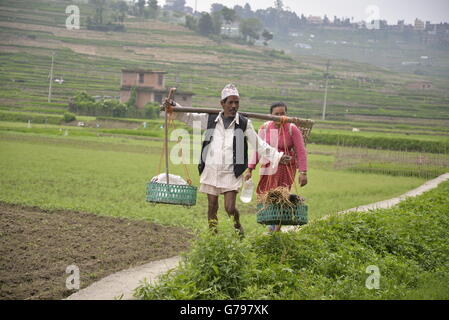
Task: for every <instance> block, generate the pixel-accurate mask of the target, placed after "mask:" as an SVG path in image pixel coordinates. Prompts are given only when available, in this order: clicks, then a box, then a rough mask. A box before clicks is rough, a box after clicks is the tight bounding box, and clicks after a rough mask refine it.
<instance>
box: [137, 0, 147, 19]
mask: <svg viewBox="0 0 449 320" xmlns="http://www.w3.org/2000/svg"><path fill="white" fill-rule="evenodd" d="M145 3H146V0H139V1H137V8H138V11H139V15H140V16H141V17H143V16H144V14H145Z"/></svg>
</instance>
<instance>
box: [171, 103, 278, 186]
mask: <svg viewBox="0 0 449 320" xmlns="http://www.w3.org/2000/svg"><path fill="white" fill-rule="evenodd" d="M177 107H182V106H180V105H179V104H177ZM222 113H223V112H220V113H219V114H218V116H217V117H216V119H215V122H217V124H216V126H215V129H214V133H213V139H212V141H211V143H210V144H209V145H208V150H207V156H206V161H205V167H204V170H203V172H202V174H201V177H200V183H201V184H207V185H211V186H214V187H216V188H223V189H230V190H238V189H239V188H240V186H241V184H242V178H243V175H240V176H239V177H238V178H236V177H235V175H234V166H233V138H234V128H235V123H238V121H239V114H238V113H236V115H235V118H234V119H233V120H232V122H231V124H230V125H229V127H228V128H227V129H225V127H224V124H223V118H222ZM173 118H174V119H177V120H180V121H182V122H185V123H186V124H187V125H189V126H191V127H193V126H194V125H197V126H198V125H200V126H201V130H206V129H207V122H208V118H209V114H207V113H187V112H174V113H173ZM244 135H245V136H246V137H247V140H248V142H249V145H250V146H251V147H252V148H254V149H257V150H258V152H259V154H261V155H263V157H265V159H266V160H268V161H269V162H270V163H271V164H272V166H273V167H274V168H276V167H277V166H278V163H279V161H280V159H281V158H282V156H283V154H284V153H283V152H278V151H277V150H276V149H275V148H273V147H271V146H270V145H269V144H267V143H266V142H265V141H263V140H262V139H261V138H260V137H259V136H258V135H257V133H256V131H255V130H254V127H253V124H252V122H251V120H250V119H248V125H247V127H246V130H245V132H244ZM248 152H249V151H248ZM248 154H249V153H248Z"/></svg>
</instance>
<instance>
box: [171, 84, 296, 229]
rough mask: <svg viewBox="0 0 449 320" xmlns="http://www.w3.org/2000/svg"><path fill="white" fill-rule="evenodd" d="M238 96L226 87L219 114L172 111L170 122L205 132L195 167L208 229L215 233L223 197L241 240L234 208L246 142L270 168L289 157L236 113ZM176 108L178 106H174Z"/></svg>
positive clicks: (231, 87)
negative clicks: (203, 196) (264, 139)
mask: <svg viewBox="0 0 449 320" xmlns="http://www.w3.org/2000/svg"><path fill="white" fill-rule="evenodd" d="M239 102H240V96H239V92H238V90H237V88H236V87H235V86H234V85H233V84H228V85H227V86H225V87H224V89H223V90H222V92H221V100H220V104H221V106H222V109H223V110H222V111H221V112H220V113H219V114H218V115H217V114H208V113H191V112H175V113H172V116H173V119H177V120H180V121H183V122H185V123H186V124H188V125H190V126H192V127H193V126H194V124H195V123H197V124H200V125H201V130H206V135H205V139H204V141H203V143H202V150H201V159H200V162H199V165H198V171H199V173H200V184H201V185H200V188H199V191H200V192H203V193H206V194H207V199H208V212H207V216H208V223H209V228H210V229H211V230H213V231H215V232H216V228H217V224H218V217H217V212H218V207H219V206H218V197H219V195H220V194H223V196H224V207H225V211H226V212H227V214H228V215H229V216H232V217H233V218H234V228H235V229H236V230H237V231H238V232H239V234H240V236H242V237H243V235H244V231H243V227H242V225H241V223H240V214H239V211H238V210H237V208H236V199H237V193H238V190H239V188H240V186H241V184H242V180H243V176H242V174H243V173H244V172H245V170H246V169H247V168H248V142H249V144H250V145H251V147H253V148H255V149H257V150H258V152H259V153H260V154H261V155H263V156H264V157H265V158H266V160H267V161H269V162H270V163H272V167H273V168H277V166H278V164H279V163H280V162H281V163H288V162H289V161H290V160H291V157H290V156H286V155H284V153H283V152H278V151H277V150H276V149H275V148H273V147H271V146H270V145H269V144H267V143H266V142H265V141H263V140H262V139H261V138H260V137H259V136H258V135H257V133H256V132H255V130H254V127H253V125H252V122H251V120H250V119H248V118H246V117H244V116H243V115H241V114H239V113H238V110H239V107H240V104H239ZM164 106H165V108H166V109H167V110H168V112H169V113H170V101H169V100H167V99H166V101H165V102H164ZM176 107H177V108H178V109H180V108H182V106H181V105H179V104H177V103H176Z"/></svg>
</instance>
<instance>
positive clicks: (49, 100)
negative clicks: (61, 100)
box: [48, 52, 55, 102]
mask: <svg viewBox="0 0 449 320" xmlns="http://www.w3.org/2000/svg"><path fill="white" fill-rule="evenodd" d="M54 58H55V53H54V52H53V53H52V54H51V69H50V84H49V85H48V102H51V85H52V82H53V62H54Z"/></svg>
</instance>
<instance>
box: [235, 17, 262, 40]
mask: <svg viewBox="0 0 449 320" xmlns="http://www.w3.org/2000/svg"><path fill="white" fill-rule="evenodd" d="M262 27H263V26H262V23H261V22H260V20H259V19H257V18H250V19H245V20H242V21H241V22H240V33H241V34H242V35H243V36H244V37H245V38H246V39H248V38H249V40H251V39H254V40H257V39H259V37H260V35H259V33H260V31H261V30H262Z"/></svg>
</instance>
